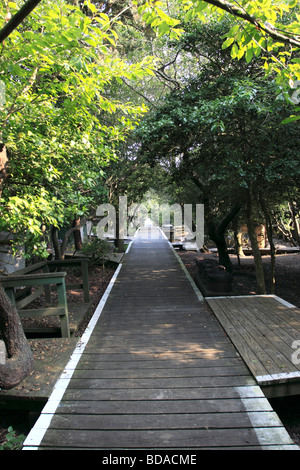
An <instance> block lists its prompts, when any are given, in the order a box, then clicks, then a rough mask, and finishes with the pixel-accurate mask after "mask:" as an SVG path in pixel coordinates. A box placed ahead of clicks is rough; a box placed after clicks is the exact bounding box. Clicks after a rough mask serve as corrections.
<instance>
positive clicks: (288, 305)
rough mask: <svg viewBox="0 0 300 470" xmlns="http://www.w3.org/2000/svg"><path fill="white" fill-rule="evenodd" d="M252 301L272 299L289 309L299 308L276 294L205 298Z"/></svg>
mask: <svg viewBox="0 0 300 470" xmlns="http://www.w3.org/2000/svg"><path fill="white" fill-rule="evenodd" d="M243 297H244V298H247V299H251V298H252V297H272V298H273V299H275V300H277V301H278V302H280V303H282V304H283V305H285V306H286V307H288V308H297V307H296V305H293V304H290V303H289V302H287V301H286V300H284V299H282V298H281V297H278V295H274V294H254V295H251V294H250V295H219V296H217V297H205V299H208V300H209V299H241V298H243Z"/></svg>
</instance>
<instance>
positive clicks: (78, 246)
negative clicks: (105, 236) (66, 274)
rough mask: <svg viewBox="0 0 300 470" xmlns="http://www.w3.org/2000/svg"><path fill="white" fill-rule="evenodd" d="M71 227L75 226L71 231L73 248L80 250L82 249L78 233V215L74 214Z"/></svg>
mask: <svg viewBox="0 0 300 470" xmlns="http://www.w3.org/2000/svg"><path fill="white" fill-rule="evenodd" d="M72 227H74V228H76V230H74V232H73V237H74V244H75V250H76V251H80V250H81V249H82V239H81V233H80V217H78V216H77V215H75V217H74V220H73V224H72Z"/></svg>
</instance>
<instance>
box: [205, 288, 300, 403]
mask: <svg viewBox="0 0 300 470" xmlns="http://www.w3.org/2000/svg"><path fill="white" fill-rule="evenodd" d="M206 300H207V302H208V304H209V305H210V307H211V308H212V310H213V312H214V313H215V315H216V316H217V318H218V319H219V321H220V323H221V325H222V326H223V328H224V329H225V331H226V333H227V334H228V335H229V337H230V338H231V340H232V342H233V344H234V345H235V347H236V348H237V350H238V351H239V353H240V355H241V356H242V358H243V359H244V361H245V363H246V364H247V366H248V367H249V369H250V371H251V372H252V374H253V376H254V377H255V379H256V381H257V383H258V384H259V385H260V386H261V387H263V391H264V393H265V394H266V395H267V396H268V397H275V396H285V395H292V394H299V393H300V309H298V308H296V307H294V306H292V305H290V304H288V303H287V302H284V301H283V300H282V299H280V298H277V297H276V296H272V295H265V296H264V295H254V296H241V297H215V298H206Z"/></svg>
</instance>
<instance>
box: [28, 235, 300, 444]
mask: <svg viewBox="0 0 300 470" xmlns="http://www.w3.org/2000/svg"><path fill="white" fill-rule="evenodd" d="M147 233H148V232H147V231H146V232H145V231H141V232H140V234H139V237H138V238H136V239H135V240H134V241H133V243H132V245H131V247H130V249H129V252H128V253H127V254H126V256H125V259H124V262H123V264H122V266H121V269H120V271H119V272H118V273H117V276H116V277H115V279H114V283H113V284H112V285H111V287H110V289H111V290H109V291H108V292H107V294H106V295H105V297H104V299H103V300H102V302H101V303H100V304H99V307H98V309H97V310H96V312H95V318H94V319H93V320H92V322H91V324H90V326H89V327H88V328H87V331H86V336H85V337H83V338H82V343H81V344H79V345H78V347H77V349H76V351H75V352H74V354H73V356H72V357H71V360H70V363H69V365H68V366H67V368H66V371H65V372H64V374H62V378H61V379H60V380H59V381H58V383H57V385H56V387H55V389H54V391H53V393H52V396H51V397H50V399H49V402H48V403H47V404H46V406H45V408H44V410H43V412H42V414H41V416H40V418H39V419H38V421H37V422H36V424H35V426H34V428H33V429H32V431H31V433H30V434H29V435H28V437H27V439H26V441H25V443H24V449H46V450H57V449H62V450H69V449H97V450H110V451H114V450H119V449H121V450H132V451H133V450H138V449H142V450H145V449H146V450H155V451H157V450H160V449H161V450H166V449H168V450H170V449H174V450H178V449H184V450H190V449H192V450H202V449H298V447H297V446H294V445H293V441H292V440H291V439H290V437H289V436H288V434H287V432H286V430H285V428H284V427H283V426H282V424H281V422H280V421H279V419H278V417H277V415H276V413H275V412H274V411H273V410H272V409H271V407H270V405H269V402H268V401H267V400H266V398H265V397H264V395H263V393H262V391H261V389H260V387H259V386H257V385H256V383H255V381H254V379H253V378H252V375H251V374H250V372H249V370H248V368H247V367H246V366H245V364H244V362H243V360H242V359H241V357H240V356H239V354H238V353H237V351H236V349H235V348H234V346H233V345H232V343H231V341H230V340H229V338H228V337H227V335H226V334H225V333H224V330H223V329H222V327H221V326H220V324H219V322H218V320H217V319H216V317H215V316H214V314H213V313H212V311H211V310H210V308H209V307H208V305H207V304H206V302H205V301H204V300H203V299H202V298H201V296H199V295H197V291H196V290H195V289H194V288H193V286H192V284H191V283H190V281H189V280H188V278H187V276H186V273H185V271H184V269H183V268H182V266H181V265H180V262H179V260H178V257H177V255H176V254H175V253H174V251H173V249H172V248H171V246H170V244H169V243H168V241H167V240H166V239H164V238H160V239H154V235H155V234H156V235H157V234H160V232H157V231H156V232H155V231H154V230H152V232H149V233H148V235H151V239H147V238H146V236H147ZM160 236H161V235H160Z"/></svg>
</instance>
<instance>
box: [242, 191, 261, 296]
mask: <svg viewBox="0 0 300 470" xmlns="http://www.w3.org/2000/svg"><path fill="white" fill-rule="evenodd" d="M252 199H253V196H252V188H251V187H250V188H249V190H248V194H247V206H246V219H247V227H248V235H249V238H250V242H251V247H252V253H253V257H254V263H255V272H256V283H257V289H258V294H265V293H266V287H265V277H264V270H263V265H262V259H261V254H260V251H259V247H258V241H257V236H256V233H255V226H254V222H253V215H252V206H253V201H252Z"/></svg>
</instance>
